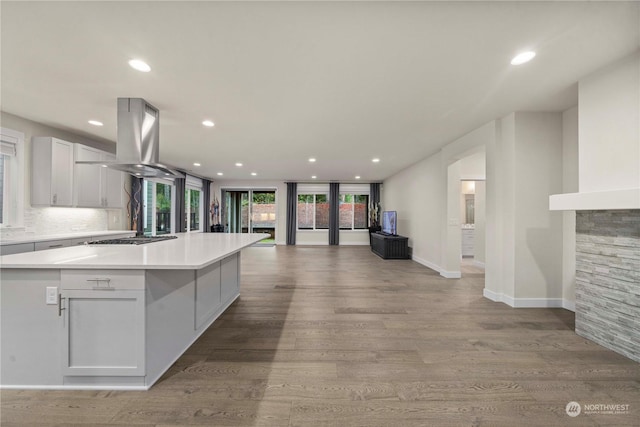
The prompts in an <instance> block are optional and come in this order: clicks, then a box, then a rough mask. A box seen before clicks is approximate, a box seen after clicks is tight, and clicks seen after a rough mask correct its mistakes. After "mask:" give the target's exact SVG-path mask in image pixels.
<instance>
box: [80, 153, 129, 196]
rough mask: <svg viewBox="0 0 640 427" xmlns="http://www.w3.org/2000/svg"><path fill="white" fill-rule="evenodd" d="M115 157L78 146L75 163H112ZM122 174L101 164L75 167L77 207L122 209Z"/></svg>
mask: <svg viewBox="0 0 640 427" xmlns="http://www.w3.org/2000/svg"><path fill="white" fill-rule="evenodd" d="M114 160H115V156H114V155H113V154H110V153H106V152H104V151H101V150H98V149H96V148H92V147H87V146H86V145H81V144H76V147H75V161H76V162H79V161H82V162H85V161H90V162H112V161H114ZM123 183H124V176H123V173H122V172H119V171H117V170H113V169H109V168H105V167H102V166H101V165H99V164H96V165H87V164H78V163H76V165H75V205H76V206H78V207H85V208H109V209H119V208H122V206H123V203H122V191H123V190H122V188H123Z"/></svg>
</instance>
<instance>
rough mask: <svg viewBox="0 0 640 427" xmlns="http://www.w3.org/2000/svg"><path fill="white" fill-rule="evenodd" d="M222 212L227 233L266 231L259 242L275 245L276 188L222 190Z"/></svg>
mask: <svg viewBox="0 0 640 427" xmlns="http://www.w3.org/2000/svg"><path fill="white" fill-rule="evenodd" d="M222 203H223V206H222V213H223V224H224V225H225V232H227V233H266V234H269V237H266V238H265V239H263V240H261V241H260V242H258V243H257V244H258V245H261V246H273V245H274V244H275V237H276V219H277V218H276V191H275V190H261V189H250V190H232V189H230V190H222Z"/></svg>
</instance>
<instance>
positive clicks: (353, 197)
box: [338, 191, 371, 231]
mask: <svg viewBox="0 0 640 427" xmlns="http://www.w3.org/2000/svg"><path fill="white" fill-rule="evenodd" d="M342 196H351V228H343V227H342V226H340V221H338V227H339V230H340V231H361V230H369V199H370V197H371V196H370V195H369V194H368V193H358V192H354V191H344V192H342V191H341V192H340V197H342ZM357 196H361V197H362V196H364V197H366V198H367V203H366V204H365V209H366V212H365V218H366V221H365V222H366V226H365V227H362V228H356V227H355V222H356V197H357ZM338 203H339V204H342V203H343V202H342V201H340V200H339V201H338ZM338 209H340V207H339V205H338Z"/></svg>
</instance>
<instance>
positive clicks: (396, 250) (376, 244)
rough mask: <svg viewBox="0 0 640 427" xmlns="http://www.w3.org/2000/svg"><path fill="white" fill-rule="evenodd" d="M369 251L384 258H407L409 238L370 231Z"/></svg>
mask: <svg viewBox="0 0 640 427" xmlns="http://www.w3.org/2000/svg"><path fill="white" fill-rule="evenodd" d="M371 251H372V252H373V253H374V254H376V255H378V256H379V257H381V258H384V259H409V238H408V237H403V236H392V235H387V234H381V233H371Z"/></svg>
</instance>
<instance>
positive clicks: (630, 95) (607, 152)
mask: <svg viewBox="0 0 640 427" xmlns="http://www.w3.org/2000/svg"><path fill="white" fill-rule="evenodd" d="M578 91H579V96H578V100H579V101H578V111H579V116H580V120H579V130H578V132H579V141H580V150H579V164H580V170H579V177H580V185H579V187H580V192H581V193H582V192H592V191H605V190H619V189H629V188H640V54H639V53H636V54H634V55H632V56H630V57H627V58H624V59H623V60H621V61H618V62H616V63H614V64H611V65H610V66H608V67H606V68H604V69H602V70H600V71H598V72H596V73H594V74H591V75H589V76H588V77H586V78H584V79H582V80H580V82H579V85H578Z"/></svg>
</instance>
